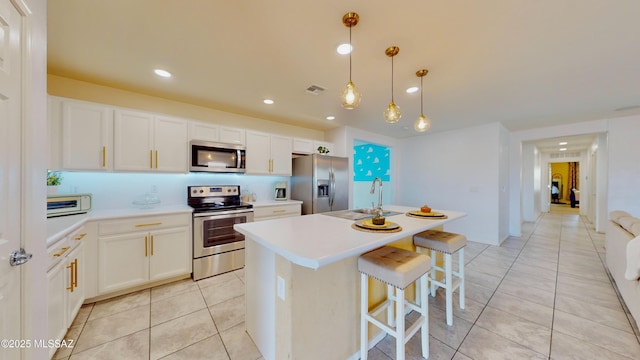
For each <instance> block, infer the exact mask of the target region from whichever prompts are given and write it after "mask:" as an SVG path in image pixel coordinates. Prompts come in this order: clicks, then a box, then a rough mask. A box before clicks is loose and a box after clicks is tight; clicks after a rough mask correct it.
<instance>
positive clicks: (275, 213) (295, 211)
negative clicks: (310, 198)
mask: <svg viewBox="0 0 640 360" xmlns="http://www.w3.org/2000/svg"><path fill="white" fill-rule="evenodd" d="M300 214H302V205H301V204H300V203H282V204H268V205H256V204H254V206H253V221H263V220H271V219H279V218H284V217H292V216H300Z"/></svg>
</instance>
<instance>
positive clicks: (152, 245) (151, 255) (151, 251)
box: [151, 235, 153, 256]
mask: <svg viewBox="0 0 640 360" xmlns="http://www.w3.org/2000/svg"><path fill="white" fill-rule="evenodd" d="M151 256H153V235H151Z"/></svg>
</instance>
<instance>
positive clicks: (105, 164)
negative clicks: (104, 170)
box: [102, 146, 107, 167]
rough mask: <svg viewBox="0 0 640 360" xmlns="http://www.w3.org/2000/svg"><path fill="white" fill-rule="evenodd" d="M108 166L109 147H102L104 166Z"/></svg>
mask: <svg viewBox="0 0 640 360" xmlns="http://www.w3.org/2000/svg"><path fill="white" fill-rule="evenodd" d="M106 166H107V147H106V146H103V147H102V167H106Z"/></svg>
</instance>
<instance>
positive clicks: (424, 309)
mask: <svg viewBox="0 0 640 360" xmlns="http://www.w3.org/2000/svg"><path fill="white" fill-rule="evenodd" d="M427 276H428V275H427V274H424V275H422V276H421V277H420V286H418V288H422V289H424V290H425V291H422V292H421V293H420V310H421V311H420V314H421V315H422V316H424V324H422V328H421V329H420V337H421V338H420V340H421V343H422V357H423V358H425V359H428V358H429V302H428V301H427V292H426V289H427Z"/></svg>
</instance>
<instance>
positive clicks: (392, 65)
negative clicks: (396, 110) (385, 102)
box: [391, 56, 394, 102]
mask: <svg viewBox="0 0 640 360" xmlns="http://www.w3.org/2000/svg"><path fill="white" fill-rule="evenodd" d="M393 58H394V57H393V56H392V57H391V102H393Z"/></svg>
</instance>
